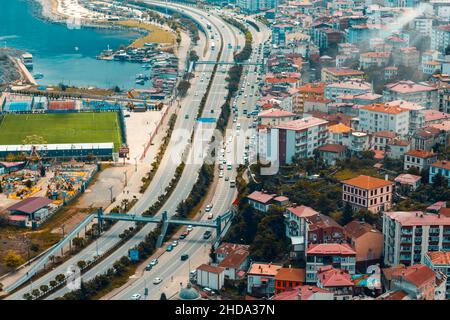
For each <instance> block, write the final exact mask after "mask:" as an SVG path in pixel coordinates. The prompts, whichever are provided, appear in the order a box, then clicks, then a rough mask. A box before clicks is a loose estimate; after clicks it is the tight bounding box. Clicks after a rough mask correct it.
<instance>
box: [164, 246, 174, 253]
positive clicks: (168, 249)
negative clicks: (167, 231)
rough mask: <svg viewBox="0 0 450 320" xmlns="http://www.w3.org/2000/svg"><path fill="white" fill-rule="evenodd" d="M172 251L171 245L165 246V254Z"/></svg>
mask: <svg viewBox="0 0 450 320" xmlns="http://www.w3.org/2000/svg"><path fill="white" fill-rule="evenodd" d="M172 250H173V246H172V245H171V244H169V245H168V246H167V248H166V251H167V252H170V251H172Z"/></svg>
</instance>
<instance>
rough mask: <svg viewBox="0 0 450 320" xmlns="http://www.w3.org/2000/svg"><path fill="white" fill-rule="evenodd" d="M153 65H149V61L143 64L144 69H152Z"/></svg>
mask: <svg viewBox="0 0 450 320" xmlns="http://www.w3.org/2000/svg"><path fill="white" fill-rule="evenodd" d="M151 67H152V66H151V65H149V64H148V63H146V64H143V65H142V68H144V69H150V68H151Z"/></svg>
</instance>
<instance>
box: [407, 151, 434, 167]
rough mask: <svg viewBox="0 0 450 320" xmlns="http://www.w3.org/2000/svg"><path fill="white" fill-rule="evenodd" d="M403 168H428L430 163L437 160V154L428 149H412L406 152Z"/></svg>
mask: <svg viewBox="0 0 450 320" xmlns="http://www.w3.org/2000/svg"><path fill="white" fill-rule="evenodd" d="M404 159H405V160H404V163H403V169H404V170H405V171H406V170H408V169H409V168H413V167H414V168H417V169H419V171H422V170H428V168H429V167H430V165H431V164H432V163H434V162H435V161H436V160H437V154H435V153H433V152H431V151H426V150H410V151H408V152H406V153H405V158H404Z"/></svg>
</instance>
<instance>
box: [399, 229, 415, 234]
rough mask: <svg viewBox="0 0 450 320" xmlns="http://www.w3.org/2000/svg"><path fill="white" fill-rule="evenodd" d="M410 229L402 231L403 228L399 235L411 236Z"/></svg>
mask: <svg viewBox="0 0 450 320" xmlns="http://www.w3.org/2000/svg"><path fill="white" fill-rule="evenodd" d="M412 233H413V232H412V229H404V228H402V230H401V234H402V235H412Z"/></svg>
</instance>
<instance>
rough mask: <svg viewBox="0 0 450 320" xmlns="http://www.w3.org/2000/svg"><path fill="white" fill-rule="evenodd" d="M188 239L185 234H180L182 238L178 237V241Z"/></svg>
mask: <svg viewBox="0 0 450 320" xmlns="http://www.w3.org/2000/svg"><path fill="white" fill-rule="evenodd" d="M183 239H186V235H185V234H184V233H182V234H180V236H179V237H178V240H183Z"/></svg>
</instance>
